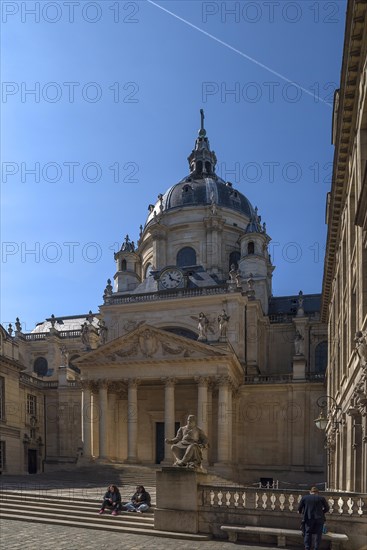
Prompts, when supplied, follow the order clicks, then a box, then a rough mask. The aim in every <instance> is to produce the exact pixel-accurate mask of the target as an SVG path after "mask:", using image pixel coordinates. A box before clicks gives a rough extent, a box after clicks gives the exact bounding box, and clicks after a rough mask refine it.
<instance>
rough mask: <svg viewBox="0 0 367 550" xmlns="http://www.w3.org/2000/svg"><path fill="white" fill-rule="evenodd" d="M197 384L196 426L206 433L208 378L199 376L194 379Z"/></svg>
mask: <svg viewBox="0 0 367 550" xmlns="http://www.w3.org/2000/svg"><path fill="white" fill-rule="evenodd" d="M195 380H196V381H197V383H198V412H197V424H198V426H199V427H200V428H201V429H202V430H204V432H205V433H206V434H207V433H208V383H209V378H206V377H204V376H200V377H198V378H196V379H195Z"/></svg>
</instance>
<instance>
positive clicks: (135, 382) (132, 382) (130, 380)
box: [124, 378, 141, 389]
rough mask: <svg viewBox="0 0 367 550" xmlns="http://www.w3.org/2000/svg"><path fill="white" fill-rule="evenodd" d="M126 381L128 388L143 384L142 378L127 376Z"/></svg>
mask: <svg viewBox="0 0 367 550" xmlns="http://www.w3.org/2000/svg"><path fill="white" fill-rule="evenodd" d="M124 382H126V383H127V386H128V388H129V389H130V388H135V389H136V388H137V387H138V386H139V385H140V384H141V380H140V378H125V379H124Z"/></svg>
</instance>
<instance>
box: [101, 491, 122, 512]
mask: <svg viewBox="0 0 367 550" xmlns="http://www.w3.org/2000/svg"><path fill="white" fill-rule="evenodd" d="M106 507H108V508H112V515H113V516H117V512H118V511H119V510H121V495H120V491H119V490H118V488H117V487H116V485H110V486H109V487H107V491H106V493H105V495H104V497H103V502H102V506H101V509H100V511H99V512H98V513H99V514H104V511H105V508H106Z"/></svg>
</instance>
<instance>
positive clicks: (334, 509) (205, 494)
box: [199, 485, 367, 517]
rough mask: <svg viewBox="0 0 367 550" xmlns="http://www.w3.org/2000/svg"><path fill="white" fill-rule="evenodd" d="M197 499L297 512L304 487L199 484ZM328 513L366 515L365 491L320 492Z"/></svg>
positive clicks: (215, 504)
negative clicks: (327, 505) (325, 501)
mask: <svg viewBox="0 0 367 550" xmlns="http://www.w3.org/2000/svg"><path fill="white" fill-rule="evenodd" d="M199 491H200V492H201V502H202V504H203V506H204V507H209V508H211V509H213V510H214V509H222V510H223V509H226V510H227V511H230V510H240V509H242V510H245V509H246V510H254V511H256V510H258V511H259V512H261V511H263V510H266V511H268V512H269V511H270V512H271V511H273V512H276V513H279V512H280V513H281V512H288V513H289V512H294V513H297V509H298V503H299V501H300V500H301V498H302V496H303V495H304V494H306V493H307V491H297V490H295V491H290V490H282V489H254V488H247V487H246V488H244V487H233V486H232V487H224V486H223V487H221V486H217V487H215V486H204V485H201V486H199ZM323 495H324V496H325V498H326V499H327V501H328V503H329V506H330V512H329V514H330V515H331V514H332V515H335V516H344V517H362V516H365V517H367V495H366V494H357V493H340V492H335V491H326V492H323Z"/></svg>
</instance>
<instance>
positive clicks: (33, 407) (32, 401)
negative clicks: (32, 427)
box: [27, 393, 37, 416]
mask: <svg viewBox="0 0 367 550" xmlns="http://www.w3.org/2000/svg"><path fill="white" fill-rule="evenodd" d="M27 413H28V414H33V415H34V416H36V414H37V397H36V396H35V395H31V394H30V393H28V394H27Z"/></svg>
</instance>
